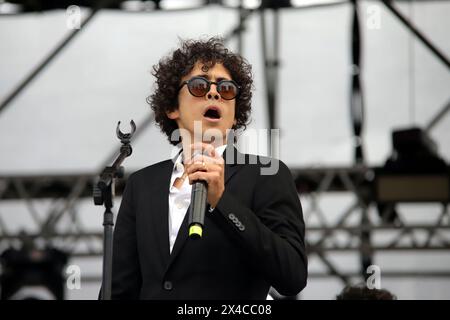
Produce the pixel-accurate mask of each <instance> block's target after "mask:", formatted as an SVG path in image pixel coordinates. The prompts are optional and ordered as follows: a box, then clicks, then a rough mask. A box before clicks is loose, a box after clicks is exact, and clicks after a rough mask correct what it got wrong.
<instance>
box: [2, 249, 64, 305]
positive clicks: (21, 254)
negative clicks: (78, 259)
mask: <svg viewBox="0 0 450 320" xmlns="http://www.w3.org/2000/svg"><path fill="white" fill-rule="evenodd" d="M67 259H68V257H67V255H66V254H65V253H64V252H62V251H60V250H57V249H53V248H46V249H42V250H41V249H36V248H30V247H27V246H24V247H22V248H21V249H20V250H17V249H13V248H10V249H7V250H5V251H4V252H3V253H2V254H1V256H0V262H1V266H2V274H1V277H0V285H1V299H2V300H62V299H64V283H65V281H64V275H63V271H64V267H65V265H66V263H67Z"/></svg>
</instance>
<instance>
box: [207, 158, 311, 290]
mask: <svg viewBox="0 0 450 320" xmlns="http://www.w3.org/2000/svg"><path fill="white" fill-rule="evenodd" d="M277 161H278V160H277ZM237 174H239V173H237ZM254 183H255V189H254V190H255V191H254V194H253V204H252V207H251V208H248V207H246V206H244V205H243V204H242V202H241V201H240V200H239V199H238V197H237V196H236V195H234V194H232V193H231V192H230V191H227V188H225V191H224V193H223V195H222V197H221V199H220V200H219V202H218V204H217V205H216V209H217V210H215V211H214V212H213V213H212V215H213V216H214V215H217V213H219V214H218V215H217V216H218V217H216V218H215V219H219V220H221V221H220V223H224V224H226V225H227V226H228V227H227V229H228V233H229V234H230V236H231V237H232V238H233V239H234V240H235V241H237V242H238V245H239V246H240V247H242V248H243V249H244V250H246V253H247V254H248V255H249V257H250V258H251V261H252V262H253V265H254V267H255V268H257V270H258V271H259V272H260V273H261V274H262V275H263V276H264V278H265V279H267V281H268V283H269V284H270V285H271V286H272V287H274V288H275V289H276V290H277V291H278V292H279V293H280V294H283V295H287V296H290V295H296V294H297V293H298V292H300V291H301V290H302V289H303V288H304V287H305V286H306V279H307V257H306V253H305V241H304V237H305V224H304V221H303V213H302V208H301V204H300V200H299V197H298V193H297V190H296V188H295V185H294V182H293V179H292V175H291V173H290V171H289V169H288V168H287V167H286V165H285V164H284V163H283V162H281V161H279V170H278V172H277V173H276V174H274V175H261V174H259V175H258V180H257V181H255V182H254Z"/></svg>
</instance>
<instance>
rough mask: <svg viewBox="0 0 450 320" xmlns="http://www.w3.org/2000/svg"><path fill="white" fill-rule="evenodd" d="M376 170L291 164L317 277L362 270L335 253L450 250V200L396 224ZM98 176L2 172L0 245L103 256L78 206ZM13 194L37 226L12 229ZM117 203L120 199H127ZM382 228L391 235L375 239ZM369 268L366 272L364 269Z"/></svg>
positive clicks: (422, 273)
mask: <svg viewBox="0 0 450 320" xmlns="http://www.w3.org/2000/svg"><path fill="white" fill-rule="evenodd" d="M375 171H376V168H365V167H360V168H355V167H353V168H328V169H292V170H291V172H292V174H293V176H294V178H295V181H296V185H297V187H298V189H299V194H300V195H301V197H302V204H303V206H304V208H303V209H304V217H305V221H306V225H307V230H306V240H307V250H308V255H309V256H310V257H312V256H316V257H317V258H319V260H320V261H321V262H322V263H323V264H324V266H325V267H326V272H323V273H312V274H311V276H317V277H326V276H335V277H338V278H339V279H341V280H342V281H343V282H344V283H346V284H347V283H349V282H350V281H351V278H352V277H355V275H357V274H358V273H353V274H352V273H348V272H347V273H346V272H343V271H341V270H339V268H338V266H337V265H336V264H335V263H333V262H332V259H330V255H332V254H335V253H339V252H353V253H357V254H359V255H360V256H361V257H365V256H372V255H373V254H374V253H377V252H386V251H396V252H415V253H417V254H419V253H420V252H424V251H443V252H446V251H447V252H448V250H450V213H449V210H448V203H440V204H439V206H441V210H440V214H439V215H438V217H437V218H436V219H435V221H432V222H429V223H427V224H423V223H422V224H418V223H410V222H408V219H407V213H405V214H404V215H399V216H398V217H397V219H396V221H395V222H392V223H386V222H383V219H382V216H383V213H382V214H381V216H380V214H379V213H378V211H377V203H376V202H374V201H373V200H372V199H373V197H372V196H371V190H373V188H372V186H371V184H370V181H371V180H372V177H373V173H374V172H375ZM96 180H97V176H95V175H89V174H80V175H46V176H0V250H3V249H5V248H7V247H10V246H13V247H14V246H18V245H20V244H21V243H23V242H24V241H34V242H35V243H36V244H50V245H52V246H55V247H57V248H59V249H62V250H65V251H67V252H68V253H70V254H71V255H72V256H73V257H100V256H101V255H102V252H103V248H102V241H103V234H102V232H101V231H100V226H99V229H98V231H95V232H93V231H89V230H88V229H87V228H86V227H85V226H83V225H82V224H81V222H80V219H79V209H78V208H77V207H78V205H79V203H80V201H82V200H86V199H87V198H91V197H92V188H93V185H94V183H95V182H96ZM124 185H125V180H118V181H117V185H116V192H117V195H120V194H121V193H122V191H123V188H124ZM330 193H334V194H335V193H339V194H347V195H351V196H352V197H353V200H352V202H351V203H350V204H348V206H347V207H346V208H339V209H337V210H339V214H338V219H337V220H336V221H334V222H329V221H327V214H326V212H325V211H324V210H322V209H321V200H322V199H324V198H326V196H327V194H330ZM43 199H52V201H51V204H50V205H49V207H48V209H47V210H46V212H45V213H44V214H43V212H38V210H37V208H36V201H39V200H43ZM8 200H20V201H24V203H25V204H26V206H27V211H28V212H29V215H30V219H31V221H33V222H34V224H35V228H34V230H35V231H34V232H27V233H23V232H11V231H10V230H8V224H7V223H6V222H7V219H8V218H9V217H8V212H3V210H2V206H1V202H2V201H8ZM115 201H116V204H117V203H119V202H120V199H119V198H117V199H116V200H115ZM92 205H94V204H92ZM100 211H101V210H100ZM100 211H99V215H100ZM116 211H117V206H116ZM385 213H386V212H385ZM385 213H384V214H385ZM42 217H44V218H42ZM314 219H315V222H313V220H314ZM61 230H63V231H61ZM91 230H92V228H91ZM379 233H380V234H381V233H382V234H384V235H386V237H387V238H389V239H388V240H386V241H382V242H380V241H374V238H376V235H377V234H379ZM363 269H364V268H362V269H361V270H360V272H359V276H362V275H364V274H363V273H364V272H365V269H364V270H363ZM385 273H386V274H388V275H390V276H399V277H401V276H406V275H410V276H438V275H441V276H450V273H442V272H435V271H433V270H420V271H417V272H412V271H405V273H404V274H403V273H402V272H393V271H389V270H385V272H383V274H385Z"/></svg>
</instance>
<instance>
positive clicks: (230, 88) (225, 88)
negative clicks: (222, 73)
mask: <svg viewBox="0 0 450 320" xmlns="http://www.w3.org/2000/svg"><path fill="white" fill-rule="evenodd" d="M217 91H218V92H219V94H220V95H221V96H222V98H224V99H225V100H231V99H234V98H236V95H237V91H238V88H237V87H236V85H235V84H234V83H233V82H231V81H223V82H221V83H220V85H219V87H218V88H217Z"/></svg>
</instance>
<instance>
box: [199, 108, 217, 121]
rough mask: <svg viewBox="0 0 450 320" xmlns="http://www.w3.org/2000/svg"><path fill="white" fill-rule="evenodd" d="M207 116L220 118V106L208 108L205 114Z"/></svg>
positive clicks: (215, 118)
mask: <svg viewBox="0 0 450 320" xmlns="http://www.w3.org/2000/svg"><path fill="white" fill-rule="evenodd" d="M203 116H204V117H205V118H209V119H214V120H218V119H220V111H219V109H218V108H215V107H210V108H208V109H207V110H206V112H205V113H204V114H203Z"/></svg>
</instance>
